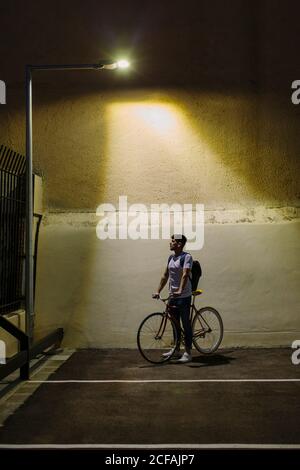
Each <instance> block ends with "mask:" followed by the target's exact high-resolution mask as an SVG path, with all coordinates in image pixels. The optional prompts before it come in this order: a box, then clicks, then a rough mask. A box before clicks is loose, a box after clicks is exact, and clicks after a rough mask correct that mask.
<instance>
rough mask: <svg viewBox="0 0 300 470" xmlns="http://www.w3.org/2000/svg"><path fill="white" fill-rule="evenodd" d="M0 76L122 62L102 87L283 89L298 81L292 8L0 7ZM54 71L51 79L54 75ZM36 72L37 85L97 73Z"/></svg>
mask: <svg viewBox="0 0 300 470" xmlns="http://www.w3.org/2000/svg"><path fill="white" fill-rule="evenodd" d="M0 16H1V32H0V35H1V41H0V57H1V67H0V78H1V79H2V80H5V81H6V82H7V84H8V85H13V84H16V83H21V82H23V80H24V66H25V64H26V63H33V64H42V63H48V64H51V63H59V64H62V63H76V62H78V63H87V62H95V61H97V60H98V59H101V58H112V57H114V56H119V55H127V56H128V57H129V58H130V59H131V60H132V70H131V72H130V74H127V76H126V78H124V75H123V76H122V75H121V74H115V73H114V74H111V73H108V74H105V76H104V75H103V76H102V77H101V86H107V87H111V86H125V85H126V86H135V87H136V86H138V87H143V86H147V85H151V86H182V87H189V86H195V87H201V88H207V89H222V90H227V89H228V90H230V89H246V90H254V91H255V90H259V89H262V88H268V89H270V88H275V89H276V87H278V88H280V87H285V86H286V83H290V82H291V81H292V80H294V79H296V78H299V77H298V76H297V74H298V75H300V59H299V57H300V54H299V53H297V45H298V43H299V30H300V21H299V18H300V2H299V1H296V0H287V1H283V0H251V1H250V0H230V1H229V0H185V1H182V0H107V1H101V0H52V1H45V0H28V1H24V0H9V1H5V2H4V1H3V0H2V1H1V4H0ZM53 73H54V72H53ZM53 73H52V75H51V77H49V72H47V73H41V75H40V81H41V82H43V83H47V82H48V83H50V82H51V86H53V84H54V82H55V84H57V85H59V86H63V85H65V84H67V85H68V84H72V85H76V84H80V83H83V82H84V83H85V84H86V83H87V81H88V83H90V84H93V83H95V84H96V83H98V82H99V76H98V75H97V72H92V73H90V72H88V73H87V74H86V73H85V72H79V73H78V72H67V73H54V74H55V75H53Z"/></svg>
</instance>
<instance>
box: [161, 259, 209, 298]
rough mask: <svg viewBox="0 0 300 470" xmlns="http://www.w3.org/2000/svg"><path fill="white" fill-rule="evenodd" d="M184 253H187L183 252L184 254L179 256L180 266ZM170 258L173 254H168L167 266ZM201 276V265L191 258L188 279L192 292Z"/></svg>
mask: <svg viewBox="0 0 300 470" xmlns="http://www.w3.org/2000/svg"><path fill="white" fill-rule="evenodd" d="M186 254H187V253H184V255H183V256H181V258H180V266H181V267H182V268H183V265H184V259H185V255H186ZM172 258H173V255H170V256H169V259H168V264H167V266H169V262H170V260H171V259H172ZM201 276H202V269H201V265H200V263H199V261H197V260H193V265H192V269H191V275H190V281H191V284H192V292H194V291H195V290H196V289H197V287H198V283H199V279H200V277H201Z"/></svg>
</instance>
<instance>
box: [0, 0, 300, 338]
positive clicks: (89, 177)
mask: <svg viewBox="0 0 300 470" xmlns="http://www.w3.org/2000/svg"><path fill="white" fill-rule="evenodd" d="M43 3H44V5H43V6H42V4H41V2H40V1H37V0H33V2H32V6H31V8H30V9H28V8H26V6H24V5H22V2H19V1H18V0H12V1H11V2H9V3H7V5H5V6H3V7H2V14H3V28H4V29H3V31H2V32H3V35H4V36H5V37H7V38H10V39H9V41H4V42H1V43H0V56H1V59H2V64H3V75H1V79H4V80H5V81H6V85H7V104H6V105H5V106H1V107H0V142H1V143H3V144H6V145H8V146H10V147H13V148H14V149H15V150H17V151H20V152H24V147H25V145H24V144H25V142H24V136H25V132H24V127H25V121H24V115H25V114H24V104H25V103H24V92H23V88H22V87H23V81H24V66H25V64H26V63H34V64H40V63H64V62H65V63H73V62H74V61H75V62H76V61H77V62H78V63H86V62H91V63H92V62H94V61H95V60H96V59H95V58H98V57H99V56H102V57H104V58H108V57H110V58H111V57H115V56H116V54H117V55H119V54H121V52H122V53H124V52H126V55H127V56H129V58H132V69H131V71H130V72H129V73H127V74H125V75H122V74H118V73H116V74H111V73H110V72H109V71H106V72H107V73H106V72H104V71H103V72H91V71H89V72H86V73H85V72H82V71H81V72H65V73H64V72H62V73H60V72H59V73H56V72H53V73H50V72H39V73H38V72H36V73H35V74H34V86H33V97H34V107H33V128H34V132H33V150H34V166H35V168H36V169H37V170H38V171H40V172H41V174H42V175H43V185H44V208H45V213H46V215H47V218H46V220H45V222H44V224H43V226H42V229H41V234H40V245H39V255H38V284H37V302H36V312H37V321H36V334H37V336H39V335H41V334H43V333H44V332H46V331H48V330H50V329H52V328H53V327H56V326H60V325H62V326H64V327H65V329H66V338H65V343H66V344H68V345H72V346H99V347H101V346H128V347H134V346H135V332H136V329H137V325H138V323H139V321H140V320H141V318H142V317H143V316H144V315H145V314H146V313H147V312H148V311H151V310H153V309H155V308H156V305H157V304H156V303H155V302H154V301H152V300H151V298H150V294H151V292H152V290H153V289H155V288H156V286H157V282H158V278H159V273H160V271H161V270H162V268H163V266H164V265H165V260H166V258H167V255H168V245H167V243H166V241H147V240H145V241H139V240H138V241H135V242H133V241H126V240H124V241H105V242H100V241H99V240H98V239H97V238H96V234H95V228H96V224H97V220H96V218H95V212H96V208H97V206H98V205H99V204H100V203H105V202H108V203H117V201H118V198H119V196H120V195H127V196H128V202H129V203H130V204H132V203H143V204H146V205H149V204H153V203H163V202H164V203H174V202H177V203H191V204H196V203H201V204H204V206H205V210H206V226H205V244H204V248H203V250H201V252H200V253H198V252H197V251H196V252H195V253H194V252H193V253H192V254H193V255H194V256H195V257H196V258H199V259H200V260H201V261H202V264H203V268H204V277H203V288H204V291H205V296H204V298H203V303H205V304H208V303H210V304H212V305H215V306H216V308H218V309H220V311H221V312H222V315H223V317H224V322H225V329H226V335H225V340H224V344H227V345H261V346H264V345H280V344H289V343H290V341H291V340H292V339H295V338H297V336H298V337H299V334H300V333H299V323H300V321H299V320H298V318H297V313H296V312H297V310H298V305H299V297H298V291H299V289H298V283H299V269H298V266H299V241H298V240H299V216H298V207H299V194H300V193H299V173H300V172H299V158H298V156H299V152H300V133H299V109H300V108H299V106H298V107H297V106H295V105H293V104H292V102H291V91H292V90H291V83H292V81H293V80H295V79H298V78H299V76H297V74H298V73H299V60H300V59H299V57H300V56H299V54H296V53H295V44H297V40H298V18H299V14H298V12H299V2H296V1H290V2H282V1H279V0H262V1H260V2H245V1H244V0H233V1H231V2H223V1H217V2H211V1H210V0H204V1H201V2H199V1H190V2H189V3H188V4H187V5H185V6H184V8H183V7H182V2H181V1H179V0H174V1H173V2H172V8H171V9H170V8H167V6H166V5H165V3H164V2H153V1H150V0H149V1H148V0H145V1H143V2H138V1H137V0H136V1H135V0H132V1H131V2H126V8H124V2H123V1H122V2H121V1H120V0H112V1H111V2H109V3H105V4H103V2H102V3H101V2H97V1H95V0H87V1H86V2H84V4H83V3H82V2H80V1H79V0H72V2H71V1H65V2H63V4H62V2H59V1H58V0H55V1H54V2H52V3H51V4H48V2H43ZM46 4H47V15H46V16H47V22H46V23H45V21H44V18H45V11H44V10H43V8H46ZM42 10H43V13H42V14H41V11H42ZM28 24H34V25H35V27H34V28H32V29H31V32H30V35H28V34H27V33H28ZM12 28H15V30H16V31H17V34H16V33H15V31H12ZM54 33H55V34H54ZM119 265H120V266H119ZM201 302H202V300H201Z"/></svg>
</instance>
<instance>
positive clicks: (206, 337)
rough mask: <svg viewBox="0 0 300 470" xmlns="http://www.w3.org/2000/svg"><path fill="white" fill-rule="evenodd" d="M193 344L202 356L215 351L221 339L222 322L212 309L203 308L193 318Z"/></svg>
mask: <svg viewBox="0 0 300 470" xmlns="http://www.w3.org/2000/svg"><path fill="white" fill-rule="evenodd" d="M192 328H193V344H194V346H195V348H196V349H197V350H198V351H199V352H201V353H203V354H211V353H212V352H214V351H216V350H217V349H218V347H219V346H220V344H221V341H222V339H223V330H224V327H223V321H222V318H221V315H220V314H219V312H217V310H215V309H214V308H212V307H203V308H201V309H200V310H198V311H197V312H196V314H195V316H194V319H193V323H192Z"/></svg>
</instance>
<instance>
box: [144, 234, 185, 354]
mask: <svg viewBox="0 0 300 470" xmlns="http://www.w3.org/2000/svg"><path fill="white" fill-rule="evenodd" d="M186 241H187V239H186V237H185V236H184V235H172V237H171V241H170V250H171V251H174V255H172V256H170V257H169V260H168V265H167V267H166V270H165V272H164V274H163V276H162V278H161V280H160V283H159V286H158V289H157V292H156V293H155V294H153V295H152V297H153V298H158V297H159V294H160V292H161V291H162V289H163V288H164V286H165V285H166V283H167V281H168V279H169V292H170V295H171V296H172V297H171V298H170V300H169V305H172V306H174V307H176V308H174V309H173V310H172V314H173V315H174V317H176V320H177V321H178V323H180V320H181V322H182V325H183V330H184V341H185V352H184V353H183V355H182V356H181V358H180V359H179V360H178V362H179V363H184V362H190V361H191V360H192V354H191V349H192V337H193V333H192V326H191V322H190V305H191V295H192V286H191V281H190V276H189V275H190V272H191V269H192V265H193V258H192V256H191V255H190V254H189V253H186V252H184V251H183V248H184V245H185V244H186ZM177 330H179V328H177ZM178 337H179V338H180V330H179V331H178ZM173 351H174V349H171V351H169V352H167V353H164V354H163V355H164V356H171V354H172V353H173ZM173 357H174V358H175V357H176V358H178V357H180V344H178V346H177V349H176V351H175V353H174V356H173Z"/></svg>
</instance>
